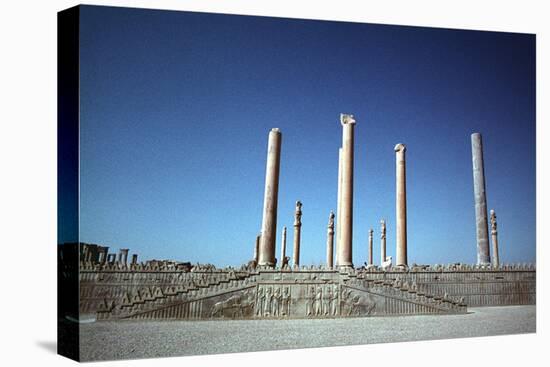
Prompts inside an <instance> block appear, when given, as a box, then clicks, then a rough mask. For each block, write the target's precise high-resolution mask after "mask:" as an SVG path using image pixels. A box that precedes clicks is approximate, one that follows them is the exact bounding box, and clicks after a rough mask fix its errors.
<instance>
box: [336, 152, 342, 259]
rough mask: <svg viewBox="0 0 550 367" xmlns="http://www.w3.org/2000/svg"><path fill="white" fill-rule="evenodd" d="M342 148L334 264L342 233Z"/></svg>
mask: <svg viewBox="0 0 550 367" xmlns="http://www.w3.org/2000/svg"><path fill="white" fill-rule="evenodd" d="M341 208H342V148H338V200H337V202H336V263H337V264H338V248H339V246H340V237H341V234H342V231H341V230H340V228H341V227H342V210H341Z"/></svg>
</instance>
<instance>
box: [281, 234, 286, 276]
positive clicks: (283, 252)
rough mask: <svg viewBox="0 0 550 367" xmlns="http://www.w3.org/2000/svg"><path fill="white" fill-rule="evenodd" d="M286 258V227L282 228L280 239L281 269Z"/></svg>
mask: <svg viewBox="0 0 550 367" xmlns="http://www.w3.org/2000/svg"><path fill="white" fill-rule="evenodd" d="M285 256H286V226H285V227H283V235H282V239H281V267H282V266H283V264H284V261H285Z"/></svg>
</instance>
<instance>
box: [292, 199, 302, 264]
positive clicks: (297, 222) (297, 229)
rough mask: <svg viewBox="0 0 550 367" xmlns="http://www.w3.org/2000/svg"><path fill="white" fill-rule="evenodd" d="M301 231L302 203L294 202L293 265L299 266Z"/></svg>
mask: <svg viewBox="0 0 550 367" xmlns="http://www.w3.org/2000/svg"><path fill="white" fill-rule="evenodd" d="M301 231H302V203H301V202H300V201H297V202H296V211H295V213H294V256H293V257H294V259H293V260H294V266H295V267H297V266H300V236H301Z"/></svg>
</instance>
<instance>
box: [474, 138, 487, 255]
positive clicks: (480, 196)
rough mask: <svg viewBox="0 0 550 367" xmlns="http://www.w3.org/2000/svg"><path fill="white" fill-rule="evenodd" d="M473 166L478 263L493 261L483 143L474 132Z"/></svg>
mask: <svg viewBox="0 0 550 367" xmlns="http://www.w3.org/2000/svg"><path fill="white" fill-rule="evenodd" d="M472 166H473V173H474V199H475V210H476V238H477V263H478V265H484V264H485V265H486V264H490V263H491V257H490V255H489V231H488V229H487V197H486V195H485V170H484V168H483V143H482V141H481V134H480V133H474V134H472Z"/></svg>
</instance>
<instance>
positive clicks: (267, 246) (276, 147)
mask: <svg viewBox="0 0 550 367" xmlns="http://www.w3.org/2000/svg"><path fill="white" fill-rule="evenodd" d="M281 140H282V135H281V132H280V131H279V129H277V128H275V129H271V131H270V132H269V141H268V146H267V165H266V173H265V192H264V212H263V220H262V237H261V239H260V252H259V256H258V265H262V266H275V240H276V237H277V233H276V230H277V198H278V195H279V170H280V163H281Z"/></svg>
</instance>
